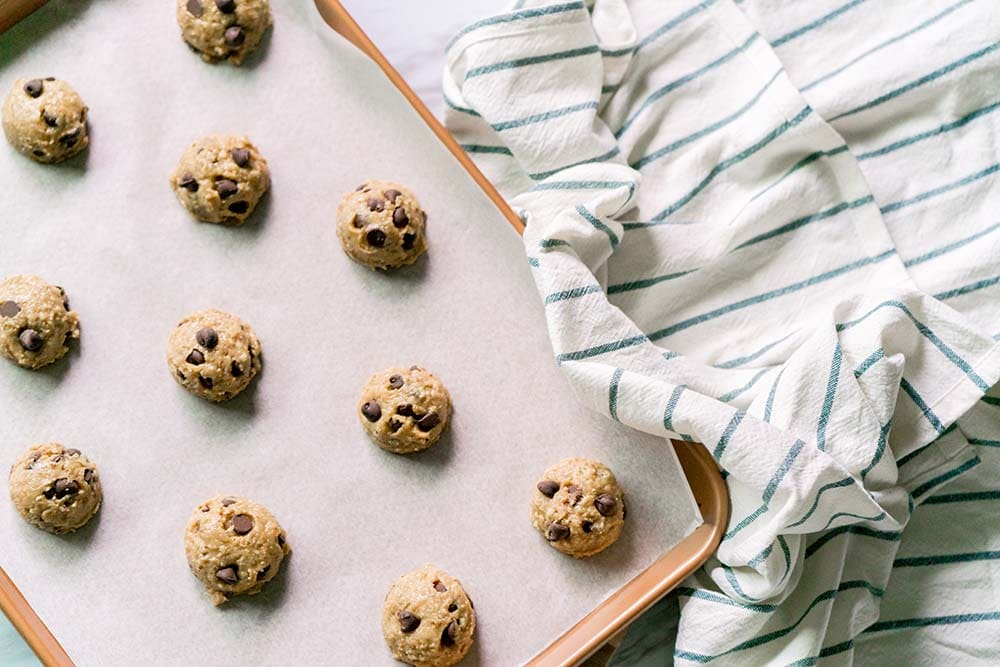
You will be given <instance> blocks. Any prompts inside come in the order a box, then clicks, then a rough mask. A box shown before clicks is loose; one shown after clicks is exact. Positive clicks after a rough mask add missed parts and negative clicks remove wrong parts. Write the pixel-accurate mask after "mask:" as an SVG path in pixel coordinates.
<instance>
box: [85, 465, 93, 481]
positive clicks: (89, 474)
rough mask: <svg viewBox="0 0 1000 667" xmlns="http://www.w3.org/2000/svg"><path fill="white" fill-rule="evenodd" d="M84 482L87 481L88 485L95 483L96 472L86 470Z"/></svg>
mask: <svg viewBox="0 0 1000 667" xmlns="http://www.w3.org/2000/svg"><path fill="white" fill-rule="evenodd" d="M83 481H85V482H86V483H87V484H90V483H91V482H93V481H94V471H93V470H91V469H90V468H87V469H86V470H84V471H83Z"/></svg>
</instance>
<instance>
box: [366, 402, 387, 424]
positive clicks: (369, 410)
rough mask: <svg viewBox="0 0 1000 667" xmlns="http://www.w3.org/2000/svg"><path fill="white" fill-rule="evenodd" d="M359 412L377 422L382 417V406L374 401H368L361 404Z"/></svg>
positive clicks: (369, 419)
mask: <svg viewBox="0 0 1000 667" xmlns="http://www.w3.org/2000/svg"><path fill="white" fill-rule="evenodd" d="M361 414H363V415H364V416H365V419H367V420H368V421H370V422H377V421H378V420H379V419H381V418H382V406H381V405H379V404H378V403H376V402H375V401H368V402H366V403H365V404H364V405H362V406H361Z"/></svg>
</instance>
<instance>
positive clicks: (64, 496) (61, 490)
mask: <svg viewBox="0 0 1000 667" xmlns="http://www.w3.org/2000/svg"><path fill="white" fill-rule="evenodd" d="M8 482H9V484H10V499H11V500H12V501H13V502H14V507H16V508H17V511H18V513H19V514H20V515H21V516H22V517H23V518H24V520H25V521H27V522H28V523H30V524H32V525H33V526H37V527H39V528H41V529H42V530H45V531H48V532H50V533H55V534H57V535H59V534H62V533H71V532H73V531H74V530H76V529H78V528H81V527H82V526H83V525H84V524H86V523H87V522H88V521H90V518H91V517H92V516H94V515H95V514H96V513H97V510H98V509H100V507H101V499H102V498H103V494H102V492H101V480H100V477H98V475H97V466H95V465H94V464H93V462H91V460H90V459H88V458H87V457H86V456H84V455H83V454H81V453H80V450H79V449H66V448H65V447H63V446H62V445H60V444H57V443H54V442H52V443H49V444H46V445H35V446H34V447H31V448H29V449H28V450H27V451H26V452H24V453H23V454H22V455H21V456H20V457H19V458H18V459H17V461H15V462H14V465H13V466H11V469H10V477H9V479H8Z"/></svg>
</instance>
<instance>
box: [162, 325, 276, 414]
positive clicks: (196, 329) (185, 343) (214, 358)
mask: <svg viewBox="0 0 1000 667" xmlns="http://www.w3.org/2000/svg"><path fill="white" fill-rule="evenodd" d="M167 365H168V366H169V367H170V372H171V373H172V374H173V376H174V378H175V379H176V380H177V382H179V383H180V385H181V386H182V387H184V388H185V389H187V390H188V391H189V392H191V393H192V394H194V395H195V396H200V397H201V398H204V399H207V400H209V401H215V402H216V403H218V402H221V401H226V400H229V399H230V398H232V397H234V396H236V395H237V394H239V393H240V392H241V391H243V390H244V389H246V388H247V386H249V384H250V381H251V380H253V378H254V376H255V375H257V373H258V372H260V368H261V362H260V341H259V340H257V334H255V333H254V331H253V329H251V328H250V325H249V324H246V323H245V322H244V321H243V320H241V319H240V318H238V317H236V316H235V315H230V314H229V313H225V312H223V311H221V310H215V309H212V308H209V309H208V310H199V311H198V312H196V313H192V314H190V315H188V316H187V317H185V318H184V319H183V320H181V321H180V323H179V324H178V325H177V328H175V329H174V330H173V332H172V333H171V334H170V341H169V343H168V344H167Z"/></svg>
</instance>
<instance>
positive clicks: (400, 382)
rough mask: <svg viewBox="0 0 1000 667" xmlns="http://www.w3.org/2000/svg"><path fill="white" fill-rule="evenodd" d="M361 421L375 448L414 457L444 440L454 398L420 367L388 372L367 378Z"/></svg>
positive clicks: (360, 414)
mask: <svg viewBox="0 0 1000 667" xmlns="http://www.w3.org/2000/svg"><path fill="white" fill-rule="evenodd" d="M358 417H359V418H360V419H361V425H362V426H364V428H365V432H366V433H367V434H368V437H369V438H371V439H372V442H374V443H375V444H376V445H378V446H379V447H381V448H382V449H385V450H387V451H390V452H394V453H396V454H412V453H413V452H419V451H421V450H423V449H427V448H428V447H430V446H431V445H433V444H434V443H435V442H437V441H438V440H439V439H440V438H441V433H443V432H444V430H445V429H446V428H447V427H448V420H449V419H450V417H451V397H450V396H449V395H448V390H447V389H445V387H444V385H443V384H441V381H440V380H438V379H437V378H436V377H434V376H433V375H431V374H430V373H429V372H427V371H426V370H424V369H423V368H421V367H420V366H410V367H409V368H389V369H387V370H384V371H382V372H380V373H375V374H374V375H372V376H371V377H370V378H368V383H367V384H366V385H365V388H364V389H363V390H362V392H361V400H360V401H358Z"/></svg>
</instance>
